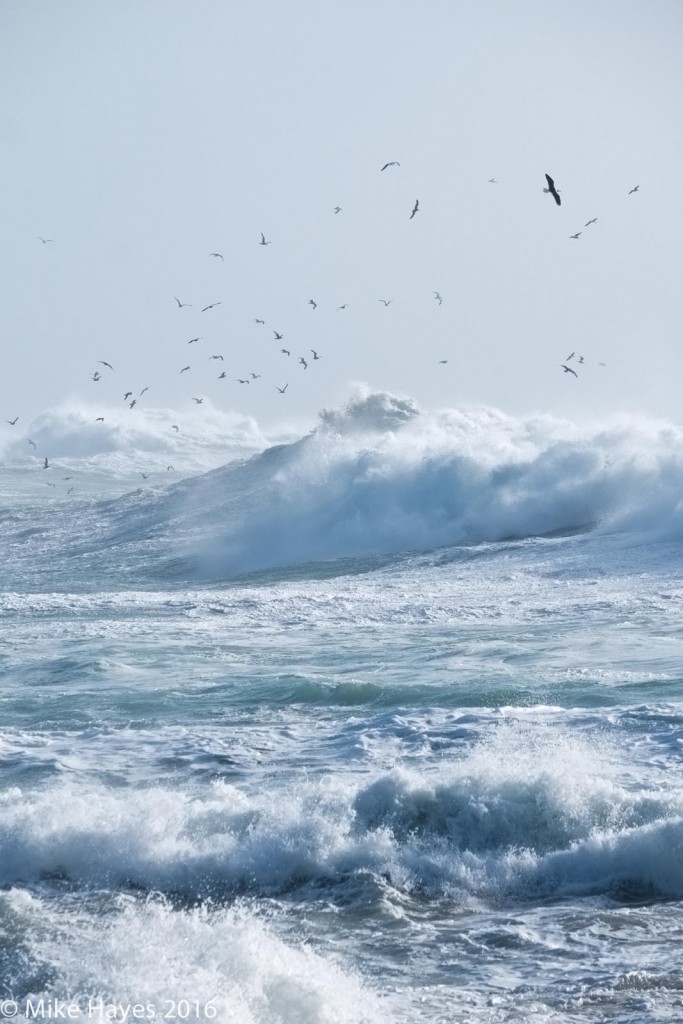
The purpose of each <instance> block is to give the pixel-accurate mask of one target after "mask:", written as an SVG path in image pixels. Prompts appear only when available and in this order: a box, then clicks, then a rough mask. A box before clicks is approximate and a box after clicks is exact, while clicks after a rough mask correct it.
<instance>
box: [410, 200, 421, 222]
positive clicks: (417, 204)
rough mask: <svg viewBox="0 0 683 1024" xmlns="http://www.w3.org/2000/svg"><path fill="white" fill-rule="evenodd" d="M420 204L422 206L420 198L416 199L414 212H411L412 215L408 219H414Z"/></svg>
mask: <svg viewBox="0 0 683 1024" xmlns="http://www.w3.org/2000/svg"><path fill="white" fill-rule="evenodd" d="M419 206H420V200H419V199H416V200H415V206H414V207H413V212H412V213H411V215H410V217H409V218H408V220H412V219H413V217H414V216H415V214H416V213H417V211H418V209H419Z"/></svg>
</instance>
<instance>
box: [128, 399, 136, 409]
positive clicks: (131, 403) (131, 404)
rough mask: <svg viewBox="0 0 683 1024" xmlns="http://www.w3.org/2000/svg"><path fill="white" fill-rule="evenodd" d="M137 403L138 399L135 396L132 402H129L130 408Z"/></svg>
mask: <svg viewBox="0 0 683 1024" xmlns="http://www.w3.org/2000/svg"><path fill="white" fill-rule="evenodd" d="M137 404H138V400H137V398H134V399H133V401H132V402H129V403H128V408H129V409H132V408H133V407H134V406H136V405H137Z"/></svg>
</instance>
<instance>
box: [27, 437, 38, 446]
mask: <svg viewBox="0 0 683 1024" xmlns="http://www.w3.org/2000/svg"><path fill="white" fill-rule="evenodd" d="M26 443H27V444H30V445H31V447H32V448H36V449H37V448H38V445H37V444H36V442H35V441H32V440H31V438H30V437H27V438H26Z"/></svg>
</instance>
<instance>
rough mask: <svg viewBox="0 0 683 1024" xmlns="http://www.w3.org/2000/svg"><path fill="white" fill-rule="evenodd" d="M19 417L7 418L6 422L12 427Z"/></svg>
mask: <svg viewBox="0 0 683 1024" xmlns="http://www.w3.org/2000/svg"><path fill="white" fill-rule="evenodd" d="M18 419H19V417H18V416H15V417H14V419H13V420H5V423H9V425H10V427H13V426H14V424H15V423H16V422H17V420H18Z"/></svg>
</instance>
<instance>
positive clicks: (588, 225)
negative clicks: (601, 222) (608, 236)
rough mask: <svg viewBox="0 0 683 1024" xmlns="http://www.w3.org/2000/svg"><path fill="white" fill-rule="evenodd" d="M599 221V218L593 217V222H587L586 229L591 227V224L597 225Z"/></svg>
mask: <svg viewBox="0 0 683 1024" xmlns="http://www.w3.org/2000/svg"><path fill="white" fill-rule="evenodd" d="M597 219H598V218H597V217H593V218H592V219H591V220H587V221H586V223H585V224H584V225H583V226H584V227H585V228H588V227H590V226H591V224H595V223H596V221H597Z"/></svg>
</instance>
